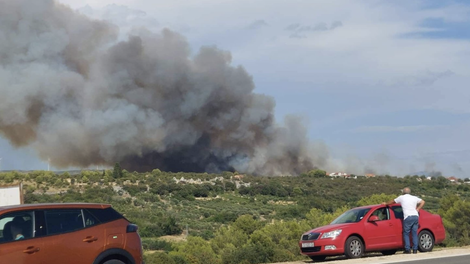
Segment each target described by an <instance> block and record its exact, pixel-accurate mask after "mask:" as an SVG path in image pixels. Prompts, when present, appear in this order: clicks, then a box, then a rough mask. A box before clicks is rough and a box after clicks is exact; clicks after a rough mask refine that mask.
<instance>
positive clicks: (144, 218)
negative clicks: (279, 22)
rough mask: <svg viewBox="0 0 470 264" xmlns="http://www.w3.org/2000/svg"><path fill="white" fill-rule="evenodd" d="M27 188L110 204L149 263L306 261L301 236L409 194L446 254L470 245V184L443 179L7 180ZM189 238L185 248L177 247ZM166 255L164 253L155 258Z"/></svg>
mask: <svg viewBox="0 0 470 264" xmlns="http://www.w3.org/2000/svg"><path fill="white" fill-rule="evenodd" d="M18 182H22V183H23V185H24V187H25V188H24V189H25V202H26V203H40V202H99V203H110V204H112V205H113V207H114V208H116V209H117V210H118V211H120V212H121V213H123V214H124V215H125V216H126V217H127V218H128V219H129V220H131V221H132V222H135V223H136V224H138V225H139V233H140V235H141V236H142V238H143V246H144V249H146V251H147V254H146V258H147V263H159V262H158V261H160V262H161V261H164V262H165V263H188V264H190V263H191V264H193V263H220V264H229V263H266V262H277V261H288V260H295V259H304V257H302V256H301V255H300V254H299V250H298V246H297V241H298V239H299V237H300V235H301V234H302V233H303V232H304V231H307V230H308V229H311V228H313V227H316V226H319V225H324V224H327V223H329V222H330V221H331V220H333V219H334V217H336V216H337V215H339V214H341V213H342V212H344V211H345V210H347V209H349V208H351V207H355V206H359V205H365V204H376V203H380V202H382V201H385V200H388V199H390V198H393V197H396V196H398V195H400V191H401V189H402V188H403V187H405V186H408V187H410V188H411V190H412V192H413V193H414V194H415V195H418V196H420V197H422V198H423V199H425V200H426V206H425V209H426V210H429V211H431V212H434V213H439V214H440V215H441V216H442V217H443V219H444V223H445V225H446V229H447V231H448V238H447V239H446V241H445V243H444V246H454V245H466V244H470V239H469V237H470V236H469V231H468V230H470V229H469V223H470V202H469V201H468V200H469V196H470V191H469V190H470V184H468V183H464V182H457V183H451V182H450V181H448V180H447V179H446V178H444V177H437V178H433V179H431V180H427V179H426V178H425V177H418V176H407V177H404V178H397V177H392V176H378V177H371V178H366V177H357V178H349V179H346V178H331V177H327V176H326V175H325V173H324V171H320V170H316V171H311V172H308V173H304V174H302V175H301V176H297V177H259V176H258V177H253V176H249V175H239V174H237V173H232V172H223V173H220V174H208V173H171V172H162V171H160V170H154V171H152V172H148V173H136V172H133V173H131V172H127V171H125V170H124V171H123V170H121V169H120V168H119V166H117V167H115V169H114V170H105V171H80V172H77V173H73V174H72V173H68V172H63V173H53V172H48V171H34V172H4V173H0V185H4V184H12V183H18ZM170 238H180V240H181V241H180V242H175V241H177V240H176V239H170ZM154 250H157V251H158V252H157V253H153V254H149V253H150V252H153V251H154Z"/></svg>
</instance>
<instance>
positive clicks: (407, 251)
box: [403, 249, 411, 254]
mask: <svg viewBox="0 0 470 264" xmlns="http://www.w3.org/2000/svg"><path fill="white" fill-rule="evenodd" d="M403 254H411V251H410V250H409V249H408V250H405V251H403Z"/></svg>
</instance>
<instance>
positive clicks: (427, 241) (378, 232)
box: [299, 204, 445, 261]
mask: <svg viewBox="0 0 470 264" xmlns="http://www.w3.org/2000/svg"><path fill="white" fill-rule="evenodd" d="M402 223H403V210H402V208H401V206H400V205H399V204H393V205H390V206H384V205H370V206H363V207H357V208H354V209H351V210H349V211H347V212H345V213H344V214H342V215H341V216H339V217H338V218H336V219H335V220H334V221H333V222H331V224H329V225H326V226H322V227H317V228H315V229H312V230H310V231H308V232H306V233H304V234H303V235H302V237H301V239H300V241H299V247H300V251H301V253H302V254H303V255H306V256H309V257H310V258H311V259H312V260H316V261H321V260H324V259H325V258H326V257H327V256H334V255H343V254H344V255H346V257H348V258H360V257H361V256H362V255H363V254H364V253H365V252H371V251H379V252H382V253H383V254H384V255H392V254H395V252H396V251H397V250H399V249H403V248H404V241H403V230H402ZM444 239H445V230H444V225H443V223H442V218H441V217H440V216H439V215H437V214H431V213H429V212H427V211H425V210H422V209H421V210H420V217H419V228H418V243H419V245H418V249H419V251H421V252H426V251H431V250H432V249H433V247H434V245H435V244H439V243H441V242H442V241H443V240H444ZM410 243H412V240H411V237H410Z"/></svg>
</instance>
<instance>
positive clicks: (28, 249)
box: [23, 246, 39, 254]
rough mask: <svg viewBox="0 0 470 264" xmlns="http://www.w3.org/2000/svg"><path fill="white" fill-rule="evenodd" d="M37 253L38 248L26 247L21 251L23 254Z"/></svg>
mask: <svg viewBox="0 0 470 264" xmlns="http://www.w3.org/2000/svg"><path fill="white" fill-rule="evenodd" d="M38 251H39V248H38V247H35V246H30V247H27V248H26V249H25V250H23V253H28V254H33V253H36V252H38Z"/></svg>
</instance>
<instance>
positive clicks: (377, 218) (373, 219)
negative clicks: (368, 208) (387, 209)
mask: <svg viewBox="0 0 470 264" xmlns="http://www.w3.org/2000/svg"><path fill="white" fill-rule="evenodd" d="M376 221H379V217H378V216H376V215H372V216H371V217H369V222H376Z"/></svg>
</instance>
